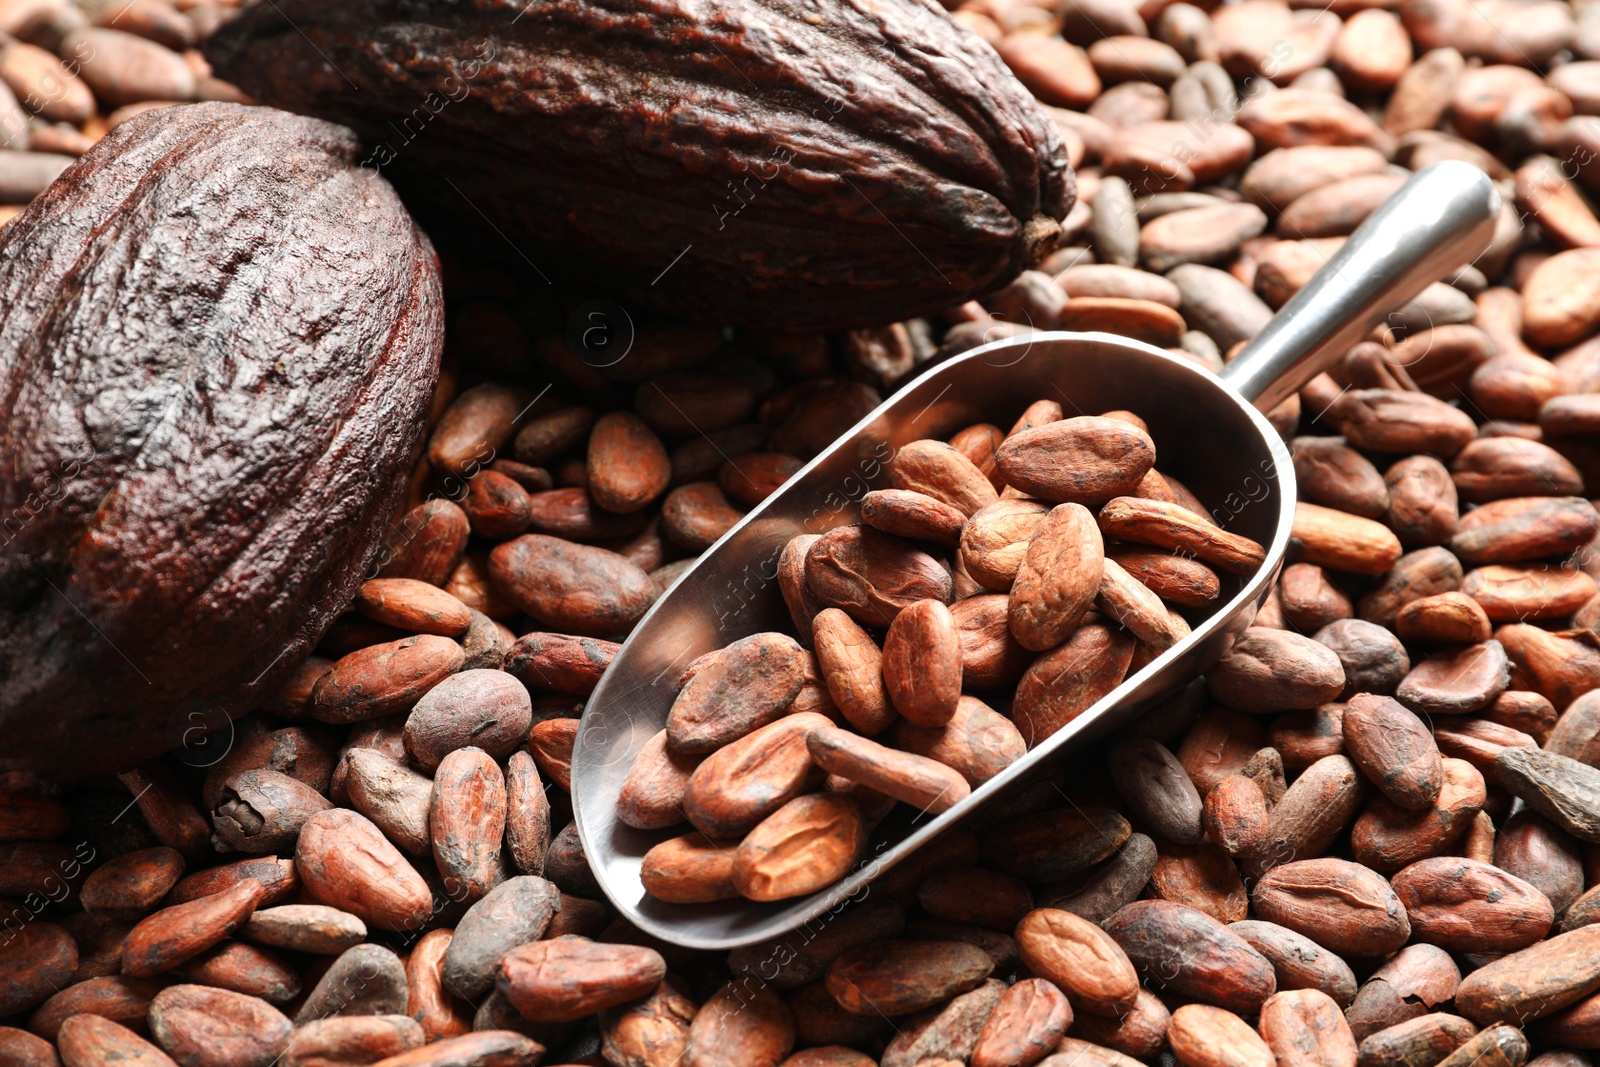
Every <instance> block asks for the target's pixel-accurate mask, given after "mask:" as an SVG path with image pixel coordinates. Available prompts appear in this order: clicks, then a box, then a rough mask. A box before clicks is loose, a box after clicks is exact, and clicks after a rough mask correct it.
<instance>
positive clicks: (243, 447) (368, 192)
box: [0, 104, 443, 775]
mask: <svg viewBox="0 0 1600 1067" xmlns="http://www.w3.org/2000/svg"><path fill="white" fill-rule="evenodd" d="M355 158H356V144H355V140H354V138H353V137H352V136H351V135H350V134H349V132H348V131H346V130H341V129H339V128H337V127H334V126H330V125H328V124H325V123H321V122H314V121H310V120H306V119H299V118H294V117H292V116H289V115H285V114H282V113H279V112H273V111H269V110H266V109H245V108H240V107H236V106H233V105H225V104H205V105H199V106H195V107H190V108H183V109H174V110H166V111H156V112H150V113H147V114H144V115H141V116H139V117H138V118H136V119H133V120H131V121H129V122H127V123H126V124H124V125H122V126H120V127H118V128H117V130H116V131H115V132H114V133H112V134H111V135H109V136H108V137H107V138H106V139H105V140H104V141H103V142H101V143H100V144H99V145H97V146H96V147H95V148H94V149H93V150H92V151H90V152H89V153H88V154H87V155H85V156H84V157H83V158H82V159H81V160H79V161H78V162H77V163H76V164H74V165H73V166H72V167H71V168H70V169H69V170H68V172H67V174H66V175H64V176H63V179H62V180H61V181H59V182H57V183H56V184H55V185H54V186H53V187H52V188H51V189H50V190H49V192H48V193H46V194H45V195H44V196H42V197H40V198H39V199H38V200H37V201H35V202H34V203H33V204H32V205H31V206H30V207H29V208H28V210H27V211H26V212H24V213H23V214H22V215H21V216H20V217H19V218H17V219H16V220H15V221H14V222H12V223H11V224H10V225H9V226H7V227H6V228H5V231H4V234H3V236H0V353H3V355H0V450H3V451H4V452H5V454H6V456H7V462H6V466H5V469H4V470H3V471H0V514H3V515H4V516H6V517H7V518H8V519H17V518H19V517H21V518H23V519H24V521H22V522H20V523H11V524H8V525H7V528H6V539H7V545H6V551H5V553H4V555H3V557H0V728H3V730H4V732H5V734H6V737H7V741H8V743H7V745H6V746H5V753H4V754H3V755H0V762H5V763H19V762H22V761H28V762H30V763H35V764H39V765H44V766H47V767H49V768H50V769H51V770H52V771H54V772H56V773H61V774H68V775H77V774H86V773H90V772H93V771H96V770H106V769H113V768H120V767H126V766H128V765H129V764H131V763H132V762H134V761H135V760H137V759H138V758H140V757H143V756H147V755H150V754H152V753H154V752H159V751H161V750H162V749H166V748H170V747H173V746H175V745H177V744H179V743H181V742H182V741H183V740H184V739H185V731H186V730H188V729H190V728H192V727H193V726H195V723H196V721H197V719H196V718H192V717H191V715H196V716H198V721H203V722H206V723H209V724H211V725H215V724H216V723H217V722H219V721H220V719H221V717H222V716H221V714H220V713H219V712H218V710H217V709H219V708H220V709H221V710H222V711H226V712H236V711H238V710H240V709H242V708H245V707H248V706H250V704H251V702H252V701H253V700H255V699H257V698H259V697H260V696H261V695H262V694H265V693H269V692H271V691H272V687H273V683H274V682H275V681H276V680H277V679H278V678H279V677H281V676H282V674H283V673H284V672H285V671H286V670H287V669H288V668H289V667H291V666H292V665H293V664H294V663H296V662H298V661H299V660H300V659H301V658H303V657H304V656H305V654H306V653H308V652H310V650H311V648H312V646H313V645H314V644H315V643H316V641H317V640H318V638H319V637H320V636H321V634H322V632H323V630H325V629H326V628H327V626H328V624H329V623H331V622H332V620H333V617H334V615H335V614H336V613H337V612H338V611H339V610H340V609H341V608H343V606H344V605H345V604H346V603H347V602H348V601H349V600H350V597H351V595H352V594H353V593H354V592H355V589H356V586H357V585H358V583H359V581H360V578H361V577H362V574H363V572H364V570H365V568H366V565H367V562H368V560H369V559H370V558H371V555H372V553H373V550H374V549H375V547H376V542H377V539H378V537H379V536H380V534H381V533H382V523H383V522H384V521H386V520H387V519H388V517H389V514H390V512H391V511H392V510H393V508H394V506H395V505H396V504H397V503H398V501H399V492H400V490H401V489H402V488H403V480H404V472H406V471H408V470H409V469H410V465H411V461H412V458H413V456H414V452H415V448H416V446H417V444H418V439H419V437H420V434H421V432H422V419H423V416H424V414H425V413H426V410H427V405H428V402H429V398H430V396H431V393H432V389H433V384H434V379H435V377H436V376H437V373H438V360H439V351H440V348H441V346H442V342H443V306H442V304H443V301H442V295H441V293H440V290H439V281H438V274H437V265H436V261H435V258H434V255H433V251H432V248H431V247H430V246H429V244H428V242H427V239H426V238H425V237H424V236H423V235H422V233H421V232H420V231H419V230H418V229H416V227H415V226H414V224H413V223H412V222H411V220H410V219H409V217H408V216H407V215H406V213H405V211H404V210H403V209H402V208H401V206H400V203H399V201H398V200H397V199H396V198H395V196H394V194H393V193H392V191H391V190H390V189H389V188H388V186H387V185H386V184H385V183H384V182H383V181H382V180H381V179H380V178H378V177H376V176H375V175H373V174H372V173H370V172H364V171H361V170H359V169H357V168H355V167H354V166H352V164H353V162H354V161H355ZM356 293H359V294H361V295H362V299H361V300H359V301H357V300H352V299H351V296H352V294H356ZM41 493H48V494H51V496H52V497H53V499H52V500H51V503H50V504H49V505H48V506H46V507H40V506H39V505H38V494H41ZM30 501H32V502H33V503H32V506H31V507H30ZM30 513H32V518H31V521H28V519H27V517H28V516H29V515H30ZM19 527H20V528H19ZM269 668H271V669H269ZM43 709H49V712H50V713H49V714H48V715H44V714H40V712H41V711H42V710H43Z"/></svg>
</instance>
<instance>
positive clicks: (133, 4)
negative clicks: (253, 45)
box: [0, 0, 247, 225]
mask: <svg viewBox="0 0 1600 1067" xmlns="http://www.w3.org/2000/svg"><path fill="white" fill-rule="evenodd" d="M238 7H239V2H238V0H176V2H175V3H168V0H91V2H86V3H69V2H68V0H0V225H4V224H5V223H7V222H10V221H11V220H12V219H13V218H15V217H16V216H17V215H18V214H20V213H21V211H22V208H23V206H24V205H26V204H27V203H28V201H30V200H32V199H33V198H34V197H36V196H38V195H39V194H40V193H41V192H43V191H44V190H45V188H46V187H48V186H49V185H50V183H51V182H53V181H54V180H55V179H56V176H57V175H59V174H60V173H61V172H62V171H63V170H65V169H66V168H67V165H68V164H70V163H71V162H72V161H73V160H74V159H75V158H77V157H78V156H81V155H83V154H84V153H85V152H87V151H88V150H89V148H90V146H91V145H93V144H94V143H95V142H96V141H98V140H99V139H100V138H101V137H103V136H104V135H105V134H106V132H107V131H109V130H111V129H113V128H114V127H116V126H117V125H118V124H119V123H121V122H122V121H124V120H125V119H128V118H132V117H133V116H134V115H137V114H139V113H140V112H143V111H148V110H150V109H151V108H156V107H167V106H170V105H172V104H175V103H181V102H187V101H199V100H225V101H232V102H236V103H244V102H247V101H246V98H245V96H244V94H243V93H241V92H240V91H239V90H238V88H236V87H235V86H233V85H231V84H229V83H228V82H225V81H223V80H222V79H220V78H217V77H216V76H214V75H213V74H212V71H211V65H210V64H209V63H207V62H206V59H205V57H204V56H202V55H201V54H200V51H199V49H198V48H197V47H196V46H197V45H198V44H199V43H200V42H201V41H203V40H204V39H205V38H206V37H208V36H210V35H211V33H212V32H213V31H214V30H215V29H216V28H217V27H218V26H220V25H222V23H223V22H224V21H226V20H227V19H228V18H229V17H231V16H232V15H233V13H234V12H235V10H236V9H237V8H238Z"/></svg>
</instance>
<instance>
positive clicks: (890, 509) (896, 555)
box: [617, 400, 1387, 904]
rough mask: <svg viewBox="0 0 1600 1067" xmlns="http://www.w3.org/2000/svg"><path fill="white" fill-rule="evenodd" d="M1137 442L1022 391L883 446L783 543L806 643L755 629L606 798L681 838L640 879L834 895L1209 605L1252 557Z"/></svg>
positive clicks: (664, 896)
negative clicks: (834, 515) (872, 843)
mask: <svg viewBox="0 0 1600 1067" xmlns="http://www.w3.org/2000/svg"><path fill="white" fill-rule="evenodd" d="M1147 430H1148V426H1147V425H1146V424H1145V422H1144V420H1143V419H1141V418H1140V417H1139V416H1138V415H1137V414H1135V413H1134V412H1131V411H1113V412H1109V413H1107V414H1106V415H1102V416H1092V415H1082V416H1075V417H1073V418H1067V417H1065V415H1064V413H1063V412H1062V409H1061V405H1060V404H1059V403H1057V402H1056V401H1054V400H1039V401H1035V402H1034V403H1032V404H1030V405H1028V407H1027V408H1026V409H1025V410H1024V411H1023V412H1022V413H1021V416H1020V417H1019V418H1018V419H1017V420H1016V424H1015V425H1014V426H1012V428H1011V432H1010V433H1008V434H1005V435H1004V436H1002V435H1001V432H1000V429H999V427H997V426H992V425H989V424H986V423H985V424H978V425H974V426H968V427H966V428H964V429H962V430H960V431H958V432H957V433H956V435H955V436H954V437H953V438H952V442H953V443H946V442H944V441H935V440H926V439H924V440H917V441H911V442H908V443H906V444H905V445H902V446H901V447H900V448H899V449H898V450H897V451H896V452H895V455H894V457H893V459H891V460H890V461H889V464H888V480H889V485H890V488H887V489H874V490H872V491H871V492H868V493H867V494H866V495H864V496H863V497H862V498H861V504H860V512H861V522H860V523H851V524H846V525H843V526H839V527H836V528H834V529H832V530H830V531H828V532H827V533H825V534H802V535H799V536H797V537H795V538H793V539H792V540H790V542H789V543H788V544H787V545H786V546H785V547H784V550H783V552H782V553H781V554H780V555H779V558H778V574H777V578H778V581H779V586H780V589H781V591H782V593H783V597H784V601H785V604H786V605H787V607H788V609H789V614H790V616H791V618H792V619H793V622H794V626H795V630H796V632H797V633H798V634H799V635H800V636H801V637H802V639H804V640H805V642H806V644H808V645H810V646H811V648H812V649H813V651H811V652H808V651H807V650H806V649H805V648H802V647H801V645H800V643H799V642H798V641H796V640H795V639H794V638H793V637H790V636H789V635H787V634H783V633H757V634H752V635H750V636H748V637H744V638H741V639H740V640H738V641H735V642H733V643H732V644H730V645H727V646H726V647H724V648H721V649H718V650H715V651H713V652H708V653H706V654H704V655H702V656H701V657H699V658H698V659H696V660H695V661H694V662H692V663H691V664H690V665H689V668H688V669H687V670H686V671H685V672H684V674H683V678H682V684H681V686H680V688H679V690H678V693H677V696H676V698H675V699H674V701H673V704H672V708H671V710H670V712H669V713H668V715H667V724H666V727H665V728H664V729H662V730H661V731H660V732H658V733H657V734H656V735H655V736H654V737H653V738H651V739H650V741H648V742H647V743H646V744H645V745H644V746H643V747H642V748H641V749H640V751H639V753H638V754H637V755H636V756H635V757H634V760H633V764H632V766H631V768H630V769H629V772H628V776H627V779H626V780H625V781H624V782H623V785H622V791H621V795H620V797H619V799H618V804H617V811H618V815H619V817H620V818H621V819H622V821H623V822H624V823H626V824H627V825H629V826H632V827H634V828H635V829H639V830H659V829H662V828H679V827H681V826H682V824H683V823H684V822H685V821H687V822H688V823H689V824H690V825H691V826H693V828H694V830H693V832H691V833H688V834H684V835H682V836H678V837H673V838H670V839H667V840H664V841H661V842H660V843H659V844H657V845H655V846H654V847H653V848H651V849H650V851H649V852H647V853H646V854H645V856H644V860H643V865H642V867H641V871H640V875H641V879H642V881H643V883H644V888H645V890H646V891H647V892H648V893H649V894H650V895H651V896H653V897H655V898H657V899H658V900H664V901H668V902H672V903H684V904H703V903H709V902H712V901H716V900H726V899H731V898H733V897H737V896H744V897H748V898H749V899H751V900H764V901H771V900H784V899H787V898H789V897H797V896H803V895H805V894H807V893H814V892H816V891H817V890H819V889H822V888H825V887H826V886H829V885H832V884H833V883H834V882H836V881H838V880H839V879H840V878H842V877H844V876H845V875H846V874H847V873H849V872H850V870H851V869H852V868H853V867H854V866H855V865H856V863H857V861H858V860H859V859H860V857H861V856H862V854H863V852H864V850H865V849H864V846H865V844H866V839H867V835H868V834H869V833H870V832H871V831H872V829H873V828H874V827H875V826H876V825H877V824H878V823H879V822H881V821H882V820H883V819H884V818H886V817H887V816H888V815H889V813H890V811H891V810H892V809H893V808H894V807H895V805H896V804H897V803H904V804H908V805H910V806H911V807H912V808H913V809H915V810H916V811H917V812H918V813H921V814H934V815H936V814H939V813H941V812H944V811H948V810H949V809H950V808H951V807H953V806H955V805H956V804H958V803H960V802H961V801H962V800H965V799H966V798H967V796H969V795H970V794H971V792H972V790H973V789H976V788H978V787H979V786H981V785H983V784H985V783H986V782H988V781H989V780H990V779H992V778H993V777H994V776H995V775H997V774H999V773H1000V772H1001V771H1003V770H1005V769H1006V768H1007V767H1009V766H1010V765H1011V764H1012V763H1014V762H1015V761H1016V760H1018V759H1019V758H1021V756H1022V754H1023V753H1024V752H1026V751H1027V749H1028V748H1029V747H1031V746H1033V745H1035V744H1037V743H1038V742H1040V741H1043V740H1044V739H1045V738H1047V737H1049V736H1050V735H1052V734H1054V733H1055V732H1056V731H1057V730H1060V729H1061V728H1062V727H1064V726H1066V725H1067V724H1068V723H1069V722H1071V721H1073V720H1074V719H1076V718H1077V717H1078V716H1080V715H1081V714H1083V713H1084V712H1085V711H1086V710H1087V709H1088V708H1090V707H1091V706H1092V705H1093V704H1094V703H1095V702H1096V701H1098V700H1099V699H1100V698H1101V697H1103V696H1105V695H1106V694H1107V693H1109V692H1110V691H1111V690H1113V689H1114V688H1116V686H1118V685H1119V684H1121V682H1122V680H1123V679H1124V678H1125V677H1127V675H1128V674H1129V673H1131V672H1134V671H1137V670H1138V669H1139V668H1140V667H1143V666H1144V665H1145V664H1147V663H1149V662H1150V661H1151V660H1153V659H1155V658H1156V657H1157V656H1159V655H1160V654H1161V653H1163V652H1165V651H1166V650H1167V649H1169V648H1172V647H1173V646H1174V645H1176V644H1177V643H1178V642H1179V641H1181V640H1183V639H1184V638H1185V637H1187V636H1188V635H1189V633H1190V626H1189V621H1188V620H1187V619H1186V618H1185V617H1184V616H1183V615H1182V614H1181V613H1180V612H1179V610H1178V609H1179V608H1180V607H1189V608H1193V609H1199V612H1198V613H1197V618H1198V617H1200V613H1203V612H1204V609H1205V608H1206V607H1207V606H1208V605H1211V604H1212V602H1214V601H1216V600H1218V599H1219V593H1220V592H1221V589H1222V581H1221V579H1220V578H1219V577H1218V575H1217V572H1216V571H1215V570H1213V569H1212V567H1213V566H1215V567H1217V568H1220V569H1222V570H1224V571H1227V572H1231V573H1233V574H1236V575H1241V576H1245V577H1248V576H1250V575H1252V574H1254V573H1256V571H1258V570H1259V569H1260V567H1261V565H1262V563H1263V561H1264V560H1265V558H1266V553H1265V551H1264V550H1263V549H1262V547H1261V546H1260V545H1259V544H1257V543H1256V542H1254V541H1252V540H1250V539H1249V538H1247V537H1243V536H1241V535H1239V534H1234V533H1229V532H1228V531H1226V530H1223V529H1221V528H1219V527H1218V526H1216V525H1215V524H1214V523H1213V522H1212V520H1211V519H1210V518H1209V517H1208V516H1207V515H1206V514H1205V506H1204V505H1203V504H1202V503H1201V502H1200V501H1199V500H1198V499H1197V498H1196V497H1195V496H1194V494H1193V493H1191V492H1190V491H1189V489H1188V487H1187V486H1185V485H1183V483H1182V482H1179V481H1178V480H1177V479H1175V478H1171V477H1169V476H1166V475H1163V474H1162V473H1161V471H1159V470H1158V469H1157V468H1156V466H1155V462H1156V448H1155V442H1154V441H1152V440H1151V439H1150V435H1149V433H1148V432H1147ZM1091 508H1093V509H1094V510H1093V511H1091V510H1090V509H1091ZM1366 521H1367V520H1363V519H1360V518H1351V519H1350V520H1349V522H1350V523H1354V524H1361V523H1364V522H1366ZM1378 530H1379V531H1380V532H1381V533H1385V534H1386V533H1387V531H1386V530H1384V528H1383V527H1381V526H1380V527H1378ZM1356 533H1357V535H1359V533H1360V527H1359V525H1358V526H1357V530H1356ZM928 550H931V551H932V552H940V553H949V557H948V559H941V558H940V557H936V556H935V555H931V554H930V551H928ZM1169 602H1170V603H1169ZM869 628H870V629H869ZM872 630H881V631H882V634H883V636H882V638H881V639H880V638H878V637H875V636H874V634H873V632H871V631H872ZM880 644H881V647H880ZM964 689H974V690H980V691H983V692H985V693H986V694H993V695H995V696H998V697H999V698H1000V699H1002V700H1003V701H1004V702H1005V706H1006V708H1007V710H1008V711H1009V715H1002V714H1000V713H999V712H997V711H995V709H994V708H992V707H990V706H989V705H988V704H986V703H984V702H983V701H982V700H980V699H978V698H977V697H975V696H970V695H967V694H965V693H964V692H963V690H964ZM874 735H879V736H881V737H882V739H883V740H884V741H887V742H889V744H888V745H885V744H883V743H880V741H877V740H874V739H873V737H874ZM824 786H825V787H826V788H824Z"/></svg>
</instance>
